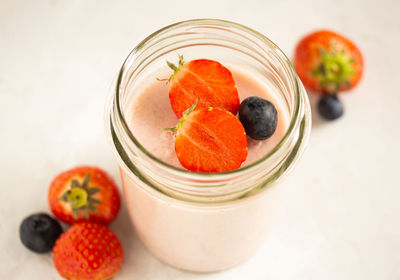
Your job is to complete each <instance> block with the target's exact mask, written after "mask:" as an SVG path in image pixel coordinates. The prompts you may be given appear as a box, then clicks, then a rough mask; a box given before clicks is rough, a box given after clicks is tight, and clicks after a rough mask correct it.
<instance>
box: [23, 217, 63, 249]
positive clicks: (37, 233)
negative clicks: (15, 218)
mask: <svg viewBox="0 0 400 280" xmlns="http://www.w3.org/2000/svg"><path fill="white" fill-rule="evenodd" d="M62 232H63V230H62V228H61V226H60V224H59V222H58V221H57V220H55V219H53V218H52V217H50V216H49V215H47V214H44V213H39V214H34V215H31V216H29V217H27V218H25V219H24V220H23V221H22V223H21V225H20V227H19V237H20V238H21V241H22V243H23V244H24V245H25V246H26V247H27V248H28V249H30V250H32V251H34V252H36V253H46V252H49V251H51V249H52V248H53V246H54V243H55V242H56V240H57V238H58V237H59V236H60V235H61V233H62Z"/></svg>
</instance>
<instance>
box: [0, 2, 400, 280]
mask: <svg viewBox="0 0 400 280" xmlns="http://www.w3.org/2000/svg"><path fill="white" fill-rule="evenodd" d="M399 13H400V2H399V1H398V0H392V1H390V0H386V1H373V0H364V1H363V0H358V1H350V0H331V1H320V0H307V1H301V0H297V1H291V2H288V1H262V0H260V1H255V0H247V1H228V0H225V1H215V0H201V1H195V2H190V1H185V2H183V1H182V2H179V1H174V0H168V1H149V0H144V1H106V0H68V1H67V0H64V1H62V0H47V1H45V0H26V1H19V0H0V94H1V95H0V96H1V102H0V131H1V138H0V158H1V159H0V172H1V185H0V186H1V193H2V198H1V202H0V221H1V222H0V278H1V279H60V277H59V276H58V274H57V272H56V270H55V269H54V267H53V265H52V261H51V255H50V254H49V255H36V254H33V253H31V252H30V251H28V250H26V249H25V248H24V247H23V246H22V245H21V243H20V241H19V238H18V227H19V224H20V222H21V220H22V219H23V218H24V217H25V216H27V215H29V214H31V213H33V212H37V211H47V212H48V211H49V208H48V204H47V190H48V186H49V183H50V181H51V179H52V178H53V177H54V176H55V175H56V174H57V173H58V172H60V171H62V170H65V169H67V168H70V167H73V166H75V165H81V164H93V165H98V166H101V167H103V168H105V169H106V170H108V171H109V172H110V173H111V174H112V175H113V176H114V178H116V180H118V182H120V180H119V175H118V169H117V165H116V164H115V163H114V161H113V156H112V153H111V149H110V148H109V147H108V143H107V142H106V138H105V133H104V127H103V112H104V110H103V108H104V103H105V99H106V96H107V95H108V93H109V89H110V85H111V82H112V80H113V78H114V77H115V75H116V73H117V71H118V70H119V67H120V66H121V64H122V62H123V60H124V59H125V57H126V56H127V55H128V53H129V52H130V50H131V49H132V48H133V47H134V46H135V45H136V44H137V43H139V41H140V40H142V39H143V38H144V37H145V36H147V35H148V34H150V33H151V32H153V31H155V30H157V29H159V28H161V27H163V26H165V25H167V24H171V23H174V22H176V21H181V20H184V19H190V18H202V17H214V18H222V19H228V20H233V21H236V22H239V23H242V24H245V25H247V26H249V27H252V28H254V29H256V30H258V31H260V32H262V33H264V34H265V35H267V36H268V37H269V38H271V39H272V40H273V41H274V42H275V43H277V44H278V45H279V46H280V47H281V48H282V49H283V50H284V51H285V52H286V53H287V54H288V55H289V56H291V55H292V53H293V48H294V45H295V43H296V41H297V40H298V39H299V38H300V36H302V35H303V34H305V33H307V32H309V31H312V30H314V29H316V28H322V27H326V28H331V29H334V30H337V31H341V32H343V33H344V34H346V35H347V36H349V37H350V38H352V39H353V40H354V41H355V42H356V43H357V44H358V45H359V46H360V47H361V49H362V51H363V53H364V55H365V61H366V69H365V75H364V77H363V80H362V82H361V84H360V86H359V87H358V88H357V89H355V90H354V91H352V92H351V93H349V94H346V95H343V96H342V100H343V102H344V104H345V108H346V112H345V115H344V117H343V118H341V119H340V120H337V121H335V122H331V123H326V122H323V121H321V120H320V119H319V118H318V116H316V115H314V117H313V121H314V124H313V128H312V135H311V139H310V142H309V147H308V149H307V151H306V153H305V154H304V157H303V159H302V161H301V162H300V163H299V164H298V166H297V168H296V169H295V171H294V172H293V173H292V174H291V176H290V177H289V178H288V181H289V183H290V185H291V187H290V188H286V189H285V195H284V197H285V199H284V200H283V202H282V203H281V205H280V206H279V209H278V211H277V217H276V221H274V223H273V224H271V233H270V235H268V238H267V241H266V243H265V245H264V246H263V247H262V248H261V249H260V251H259V253H258V254H257V255H256V256H254V257H253V258H251V259H250V260H249V261H248V262H246V263H244V264H242V265H240V266H238V267H236V268H234V269H231V270H228V271H224V272H221V273H215V274H192V273H187V272H182V271H179V270H175V269H173V268H171V267H169V266H167V265H164V264H162V263H161V262H159V261H158V260H157V259H155V258H154V257H153V256H151V255H150V254H149V253H148V252H147V251H146V249H144V247H143V245H141V243H140V242H139V241H138V240H137V238H136V236H135V234H134V233H133V230H132V227H131V226H130V224H129V222H128V215H127V211H126V209H125V206H123V208H122V211H121V213H120V215H119V216H118V218H117V220H116V221H115V222H114V223H113V224H112V226H111V228H112V229H113V230H114V231H115V232H116V234H117V235H118V236H119V237H120V239H121V240H122V243H123V247H124V249H125V254H126V258H125V263H124V265H123V267H122V270H121V271H120V272H119V273H118V274H117V276H116V277H115V279H116V280H122V279H141V280H143V279H157V280H158V279H202V280H204V279H207V280H211V279H212V280H217V279H218V280H221V279H269V280H275V279H300V280H302V279H307V280H310V279H318V280H319V279H324V280H330V279H332V280H333V279H335V280H336V279H351V280H358V279H360V280H361V279H362V280H369V279H371V280H372V279H384V280H398V279H400V183H399V180H398V176H399V172H400V171H399V168H398V167H399V160H398V159H399V158H400V149H399V145H400V133H399V130H400V129H399V128H400V125H399V121H400V90H399V88H400V86H399V81H400V75H399V73H400V71H399V64H400V49H399V45H400V20H399V18H400V15H399ZM311 101H312V104H313V106H314V105H315V99H314V98H312V100H311Z"/></svg>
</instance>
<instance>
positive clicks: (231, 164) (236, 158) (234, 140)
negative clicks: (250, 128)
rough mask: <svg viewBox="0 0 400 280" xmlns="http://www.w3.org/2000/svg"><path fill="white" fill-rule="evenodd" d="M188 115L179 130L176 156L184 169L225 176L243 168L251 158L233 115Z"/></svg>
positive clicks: (203, 112)
mask: <svg viewBox="0 0 400 280" xmlns="http://www.w3.org/2000/svg"><path fill="white" fill-rule="evenodd" d="M195 106H196V103H195V104H194V105H193V106H192V107H191V108H190V109H188V110H187V111H186V112H184V115H183V117H182V119H181V120H180V121H179V123H178V125H177V126H176V128H174V129H172V130H173V131H176V137H175V152H176V155H177V157H178V159H179V162H180V163H181V164H182V166H183V167H185V168H186V169H189V170H191V171H197V172H224V171H230V170H234V169H237V168H239V167H240V165H241V164H242V162H243V161H244V160H245V159H246V157H247V139H246V133H245V130H244V128H243V126H242V124H241V123H240V121H239V120H238V119H237V118H236V117H235V116H234V115H233V114H232V113H230V112H228V111H226V110H224V109H220V108H213V107H209V108H206V109H196V110H194V107H195Z"/></svg>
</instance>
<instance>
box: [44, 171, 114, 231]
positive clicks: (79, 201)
mask: <svg viewBox="0 0 400 280" xmlns="http://www.w3.org/2000/svg"><path fill="white" fill-rule="evenodd" d="M49 204H50V208H51V211H52V212H53V214H54V215H55V216H56V217H57V218H58V219H60V220H61V221H63V222H65V223H68V224H72V223H74V222H77V221H81V220H90V221H96V222H99V223H102V224H106V225H107V224H109V223H110V222H111V221H112V220H114V219H115V217H116V216H117V214H118V211H119V208H120V204H121V202H120V196H119V193H118V190H117V187H116V185H115V183H114V181H113V180H112V179H111V177H110V176H109V175H108V174H107V173H106V172H105V171H104V170H101V169H100V168H97V167H91V166H79V167H75V168H73V169H70V170H67V171H65V172H63V173H61V174H59V175H58V176H57V177H56V178H54V179H53V181H52V182H51V185H50V189H49Z"/></svg>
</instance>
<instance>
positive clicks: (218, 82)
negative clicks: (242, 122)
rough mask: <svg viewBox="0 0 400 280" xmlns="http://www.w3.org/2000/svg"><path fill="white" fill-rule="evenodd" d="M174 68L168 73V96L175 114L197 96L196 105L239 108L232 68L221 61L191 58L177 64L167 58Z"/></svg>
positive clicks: (188, 106)
mask: <svg viewBox="0 0 400 280" xmlns="http://www.w3.org/2000/svg"><path fill="white" fill-rule="evenodd" d="M168 65H169V67H171V68H172V69H173V70H174V74H172V75H171V77H170V79H169V81H170V88H169V99H170V102H171V106H172V110H173V111H174V112H175V114H176V116H177V117H178V118H181V117H182V114H183V112H184V111H185V110H187V109H188V108H190V107H191V106H192V105H193V104H194V102H195V101H196V100H197V102H198V104H197V108H198V109H200V108H208V107H210V106H211V107H218V108H223V109H225V110H228V111H230V112H231V113H232V114H235V115H236V113H237V112H238V109H239V105H240V100H239V94H238V91H237V89H236V84H235V81H234V80H233V77H232V74H231V72H230V71H229V70H228V69H227V68H225V67H224V66H222V64H221V63H219V62H217V61H213V60H209V59H198V60H192V61H190V62H188V63H184V61H183V57H182V56H180V57H179V65H178V66H175V65H174V64H172V63H170V62H168Z"/></svg>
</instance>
